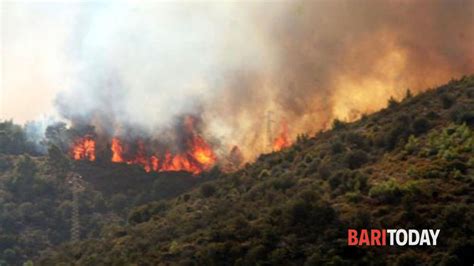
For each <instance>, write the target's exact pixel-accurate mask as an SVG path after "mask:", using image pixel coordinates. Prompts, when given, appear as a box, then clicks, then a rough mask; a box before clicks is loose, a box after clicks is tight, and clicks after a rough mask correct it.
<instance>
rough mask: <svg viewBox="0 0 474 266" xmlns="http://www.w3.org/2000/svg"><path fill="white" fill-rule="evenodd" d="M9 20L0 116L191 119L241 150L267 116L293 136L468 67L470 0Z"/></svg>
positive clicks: (222, 6)
mask: <svg viewBox="0 0 474 266" xmlns="http://www.w3.org/2000/svg"><path fill="white" fill-rule="evenodd" d="M1 22H2V26H1V40H2V48H1V55H2V71H1V73H2V76H1V90H0V119H10V118H13V119H14V120H15V121H17V122H25V121H27V120H34V119H38V118H39V117H41V116H44V115H51V114H54V115H56V116H58V117H60V118H61V119H65V120H69V121H72V122H73V123H79V122H81V123H82V122H84V123H91V124H94V125H95V126H96V127H97V128H98V130H103V131H107V132H108V133H109V134H114V135H116V134H125V133H124V132H121V131H124V130H126V128H128V127H134V128H140V129H141V130H143V132H147V133H153V132H158V131H159V130H160V129H161V128H165V127H167V126H169V124H171V123H173V121H174V119H175V117H176V116H179V115H181V114H184V113H192V114H196V115H198V116H200V117H201V118H202V119H203V121H204V123H205V124H206V131H207V132H206V133H207V134H209V135H212V136H213V137H215V138H217V139H219V140H220V141H221V142H222V143H223V144H225V145H227V146H231V145H233V144H240V145H241V146H246V147H248V148H245V147H243V150H244V152H245V153H247V154H251V153H254V152H255V151H254V150H256V149H260V148H256V147H257V146H258V147H260V146H261V145H260V144H259V143H264V141H263V139H262V138H264V132H265V124H266V116H267V114H268V112H269V111H271V112H272V119H273V120H274V121H275V122H274V131H277V130H278V127H279V126H278V124H279V123H280V121H283V120H284V121H286V122H287V123H288V125H289V129H290V131H291V132H290V135H291V136H293V137H294V136H295V135H296V134H297V133H302V132H309V133H312V132H314V131H317V130H320V129H324V128H326V127H327V126H328V124H329V123H330V121H331V120H332V119H334V118H336V117H338V118H340V119H346V120H351V119H354V118H356V117H358V116H359V115H360V114H362V113H368V112H373V111H375V110H378V109H380V108H382V107H384V106H385V105H386V102H387V99H388V98H389V97H390V96H395V97H401V96H402V95H403V94H404V93H405V91H406V89H407V88H410V89H412V90H414V91H419V90H422V89H426V88H428V87H432V86H435V85H439V84H441V83H444V82H446V81H448V80H449V79H450V78H452V77H460V76H461V75H463V74H470V73H473V72H474V45H473V44H474V1H457V0H453V1H449V0H445V1H434V0H433V1H423V0H422V1H378V0H363V1H356V0H350V1H343V0H336V1H329V0H325V1H314V0H313V1H301V0H300V1H298V0H297V1H259V2H249V1H232V2H221V1H199V2H198V1H170V2H154V1H143V2H139V1H136V2H135V1H100V2H93V1H84V2H81V1H75V2H58V1H56V2H25V1H21V2H15V1H11V2H8V1H7V2H3V3H2V8H1ZM275 134H276V133H275ZM259 145H260V146H259Z"/></svg>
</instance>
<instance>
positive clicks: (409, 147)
mask: <svg viewBox="0 0 474 266" xmlns="http://www.w3.org/2000/svg"><path fill="white" fill-rule="evenodd" d="M418 149H419V141H418V139H417V138H416V137H415V136H413V135H410V137H408V142H407V144H405V151H406V152H407V153H408V154H416V153H417V152H418Z"/></svg>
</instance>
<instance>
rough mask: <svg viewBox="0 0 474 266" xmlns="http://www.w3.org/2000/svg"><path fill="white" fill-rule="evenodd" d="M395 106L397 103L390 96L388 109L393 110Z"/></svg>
mask: <svg viewBox="0 0 474 266" xmlns="http://www.w3.org/2000/svg"><path fill="white" fill-rule="evenodd" d="M397 105H398V101H397V100H395V98H393V97H392V96H391V97H390V99H388V108H394V107H395V106H397Z"/></svg>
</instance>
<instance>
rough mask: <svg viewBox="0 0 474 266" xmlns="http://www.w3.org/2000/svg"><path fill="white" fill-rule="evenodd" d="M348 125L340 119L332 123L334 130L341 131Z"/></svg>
mask: <svg viewBox="0 0 474 266" xmlns="http://www.w3.org/2000/svg"><path fill="white" fill-rule="evenodd" d="M346 126H347V124H346V123H345V122H343V121H341V120H339V119H337V118H336V119H334V120H333V121H332V129H334V130H340V129H344V128H346Z"/></svg>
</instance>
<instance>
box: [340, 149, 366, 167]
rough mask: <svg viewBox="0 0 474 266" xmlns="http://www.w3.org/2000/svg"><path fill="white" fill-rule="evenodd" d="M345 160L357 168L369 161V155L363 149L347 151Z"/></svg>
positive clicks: (350, 165)
mask: <svg viewBox="0 0 474 266" xmlns="http://www.w3.org/2000/svg"><path fill="white" fill-rule="evenodd" d="M344 160H345V162H346V164H347V166H348V167H349V168H350V169H357V168H360V167H361V166H362V165H364V164H366V163H367V162H368V161H369V156H368V155H367V153H366V152H364V151H362V150H356V151H351V152H349V153H347V154H346V156H345V159H344Z"/></svg>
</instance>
